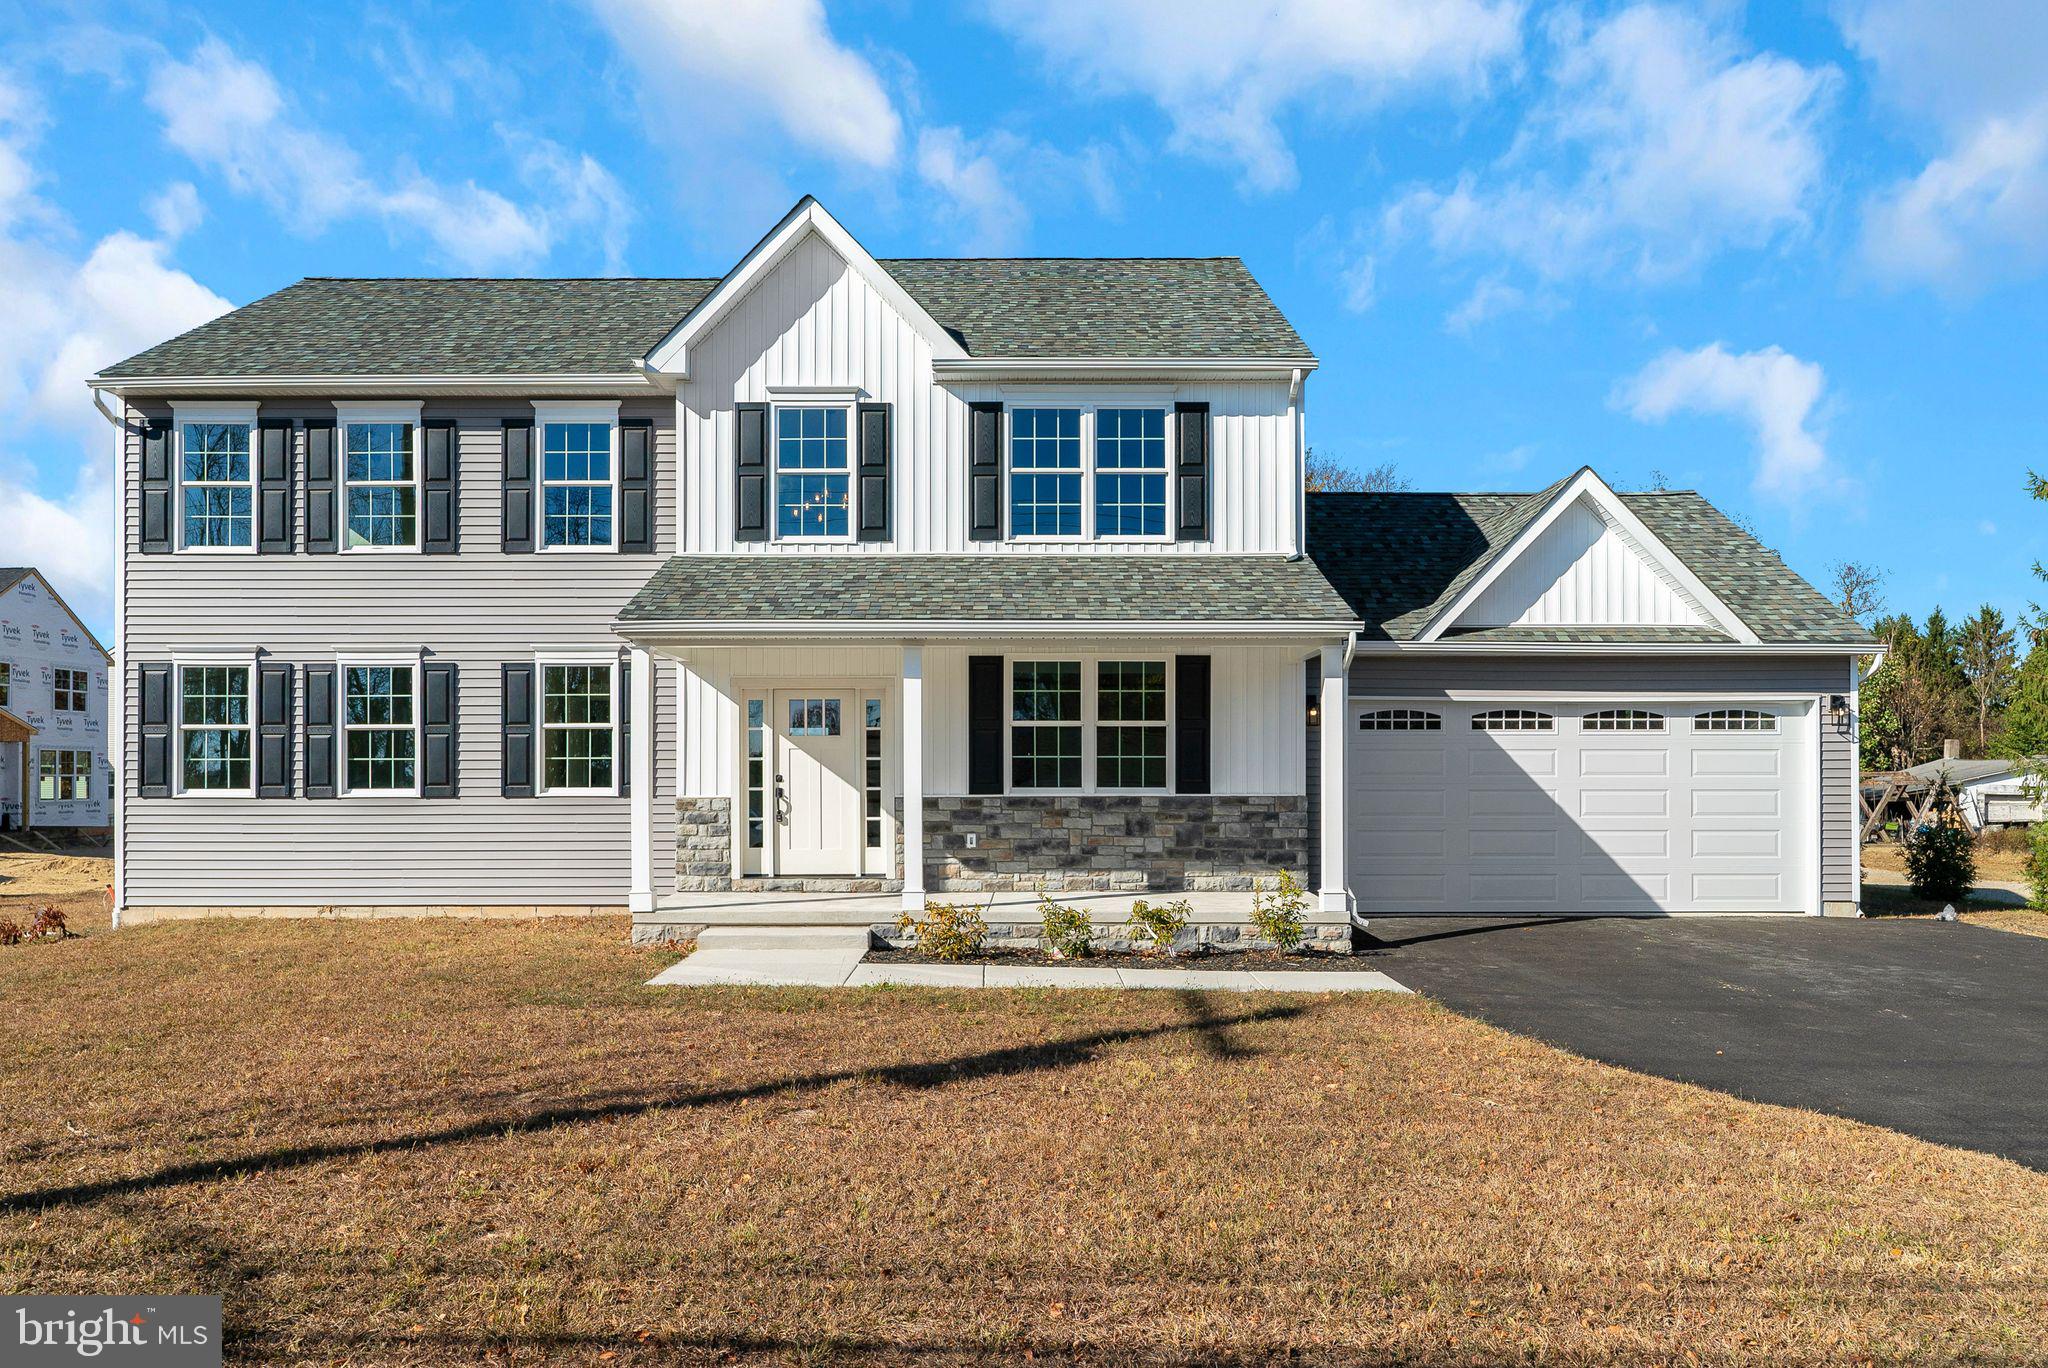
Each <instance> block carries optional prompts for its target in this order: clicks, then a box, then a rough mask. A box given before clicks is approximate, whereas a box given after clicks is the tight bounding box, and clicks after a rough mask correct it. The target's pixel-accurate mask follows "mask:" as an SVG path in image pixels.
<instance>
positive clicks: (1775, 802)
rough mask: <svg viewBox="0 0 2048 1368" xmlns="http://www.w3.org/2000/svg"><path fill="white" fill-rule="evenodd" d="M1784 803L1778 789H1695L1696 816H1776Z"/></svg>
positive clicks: (1694, 810)
mask: <svg viewBox="0 0 2048 1368" xmlns="http://www.w3.org/2000/svg"><path fill="white" fill-rule="evenodd" d="M1782 807H1783V803H1782V802H1781V800H1780V797H1779V794H1778V791H1777V790H1776V789H1694V790H1693V791H1692V815H1693V816H1695V817H1750V818H1775V817H1777V816H1779V815H1780V809H1781V808H1782Z"/></svg>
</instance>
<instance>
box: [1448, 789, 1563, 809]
mask: <svg viewBox="0 0 2048 1368" xmlns="http://www.w3.org/2000/svg"><path fill="white" fill-rule="evenodd" d="M1465 810H1466V813H1467V814H1468V815H1470V816H1472V817H1548V816H1550V815H1551V814H1552V813H1554V812H1556V811H1557V794H1556V792H1555V791H1554V790H1552V789H1545V788H1531V787H1528V786H1516V787H1512V788H1509V787H1494V786H1488V787H1484V788H1481V787H1478V786H1476V785H1475V786H1474V787H1473V788H1471V789H1470V790H1468V791H1467V794H1466V808H1465Z"/></svg>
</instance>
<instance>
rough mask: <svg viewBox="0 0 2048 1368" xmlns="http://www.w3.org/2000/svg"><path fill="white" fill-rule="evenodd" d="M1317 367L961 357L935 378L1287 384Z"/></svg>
mask: <svg viewBox="0 0 2048 1368" xmlns="http://www.w3.org/2000/svg"><path fill="white" fill-rule="evenodd" d="M1315 368H1316V362H1315V361H1314V360H1313V359H1310V360H1307V361H1303V360H1299V359H1287V360H1275V359H1271V358H1265V357H1255V356H1246V357H1221V358H1219V357H1211V356H1201V357H1195V356H1153V357H1122V356H1116V357H1100V356H1098V357H1058V356H1050V357H1047V356H1028V357H1003V356H963V357H960V358H958V359H954V360H945V361H941V360H938V359H937V358H934V359H933V361H932V377H933V378H934V379H937V380H999V379H1004V378H1007V377H1015V378H1031V377H1061V376H1071V377H1075V378H1079V379H1087V380H1097V379H1120V378H1121V379H1133V380H1160V379H1169V380H1171V379H1191V380H1202V379H1214V378H1216V377H1218V376H1242V377H1246V378H1250V379H1261V380H1289V381H1292V380H1293V379H1294V378H1295V377H1296V376H1297V375H1299V374H1302V373H1305V372H1307V371H1312V370H1314V369H1315Z"/></svg>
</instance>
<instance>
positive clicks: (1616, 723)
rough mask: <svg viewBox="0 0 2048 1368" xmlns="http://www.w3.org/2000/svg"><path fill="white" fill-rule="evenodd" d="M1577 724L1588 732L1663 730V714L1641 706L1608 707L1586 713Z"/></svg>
mask: <svg viewBox="0 0 2048 1368" xmlns="http://www.w3.org/2000/svg"><path fill="white" fill-rule="evenodd" d="M1579 725H1580V726H1581V727H1582V728H1584V729H1585V730H1586V731H1590V732H1660V731H1663V730H1664V714H1663V713H1653V712H1645V711H1643V710H1642V709H1641V708H1608V709H1606V710H1604V711H1602V712H1593V713H1587V714H1586V716H1585V719H1584V720H1583V721H1582V722H1581V723H1580V724H1579Z"/></svg>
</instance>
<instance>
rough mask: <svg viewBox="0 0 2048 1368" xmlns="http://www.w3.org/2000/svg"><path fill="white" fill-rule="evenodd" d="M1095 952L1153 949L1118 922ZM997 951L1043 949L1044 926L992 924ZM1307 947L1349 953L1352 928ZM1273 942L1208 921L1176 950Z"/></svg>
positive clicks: (906, 941) (1098, 938) (885, 926)
mask: <svg viewBox="0 0 2048 1368" xmlns="http://www.w3.org/2000/svg"><path fill="white" fill-rule="evenodd" d="M1095 927H1096V930H1095V940H1094V942H1093V944H1094V948H1095V951H1096V953H1098V954H1114V953H1119V952H1130V951H1139V950H1150V949H1152V942H1150V941H1148V940H1140V939H1137V938H1136V937H1135V936H1133V935H1132V934H1131V932H1130V931H1128V930H1127V929H1125V928H1124V927H1123V926H1122V925H1120V924H1119V923H1115V922H1108V923H1105V922H1097V923H1096V924H1095ZM868 934H869V935H870V936H873V937H874V938H875V940H876V941H878V942H880V943H882V944H885V945H893V946H895V947H896V948H897V949H899V950H907V949H909V948H910V946H911V944H912V940H911V937H909V936H907V935H905V934H904V933H903V932H902V931H899V930H898V929H897V928H896V924H895V923H894V922H876V923H875V924H873V925H872V926H870V927H869V928H868ZM987 944H988V946H989V948H990V949H994V950H1041V949H1043V948H1045V936H1044V932H1043V928H1042V927H1041V926H1040V925H1039V923H1037V922H1035V921H1031V922H990V923H989V924H988V941H987ZM1302 944H1303V948H1305V949H1309V950H1318V951H1321V952H1323V953H1325V954H1336V955H1348V954H1350V953H1351V927H1350V926H1349V925H1347V924H1345V923H1342V922H1326V923H1321V924H1317V925H1312V926H1310V927H1309V928H1308V939H1307V940H1306V941H1304V942H1303V943H1302ZM1274 948H1275V947H1274V945H1273V942H1271V941H1267V940H1260V939H1259V937H1258V935H1257V933H1255V932H1254V931H1253V930H1252V929H1251V927H1250V926H1248V925H1233V924H1231V923H1228V922H1205V923H1202V924H1200V925H1195V926H1187V927H1183V928H1182V929H1181V933H1180V934H1179V935H1178V936H1175V937H1174V938H1173V952H1174V953H1175V954H1177V955H1184V954H1189V953H1192V952H1194V951H1197V950H1271V949H1274Z"/></svg>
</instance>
